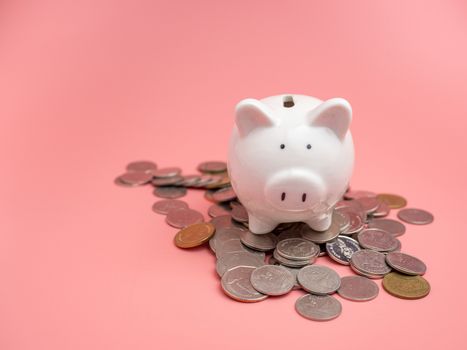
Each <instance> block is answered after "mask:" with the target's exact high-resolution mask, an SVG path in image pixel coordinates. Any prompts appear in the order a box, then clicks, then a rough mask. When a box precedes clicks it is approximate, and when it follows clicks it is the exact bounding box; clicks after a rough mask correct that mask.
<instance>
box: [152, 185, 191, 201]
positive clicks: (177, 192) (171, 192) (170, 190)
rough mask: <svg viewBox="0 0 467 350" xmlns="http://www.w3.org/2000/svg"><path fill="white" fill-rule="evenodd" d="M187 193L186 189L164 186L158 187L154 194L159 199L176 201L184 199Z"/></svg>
mask: <svg viewBox="0 0 467 350" xmlns="http://www.w3.org/2000/svg"><path fill="white" fill-rule="evenodd" d="M186 192H187V191H186V188H185V187H175V186H164V187H156V188H155V189H154V192H153V193H154V195H155V196H157V197H159V198H167V199H175V198H180V197H184V196H185V195H186Z"/></svg>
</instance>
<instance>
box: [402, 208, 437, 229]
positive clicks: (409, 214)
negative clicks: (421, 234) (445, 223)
mask: <svg viewBox="0 0 467 350" xmlns="http://www.w3.org/2000/svg"><path fill="white" fill-rule="evenodd" d="M397 217H398V218H399V219H401V220H402V221H404V222H407V223H409V224H414V225H427V224H431V223H432V222H433V220H434V217H433V214H431V213H429V212H427V211H426V210H422V209H415V208H405V209H402V210H399V212H398V213H397Z"/></svg>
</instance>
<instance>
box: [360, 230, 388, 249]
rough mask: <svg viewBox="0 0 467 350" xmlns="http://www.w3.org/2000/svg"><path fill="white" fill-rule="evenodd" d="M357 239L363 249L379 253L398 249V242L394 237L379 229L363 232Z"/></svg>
mask: <svg viewBox="0 0 467 350" xmlns="http://www.w3.org/2000/svg"><path fill="white" fill-rule="evenodd" d="M357 239H358V243H359V244H360V245H361V246H362V247H363V248H366V249H371V250H376V251H378V252H389V251H392V250H394V249H396V248H397V240H396V239H395V238H394V236H392V235H391V234H390V233H388V232H386V231H383V230H380V229H377V228H368V229H365V230H363V231H362V232H360V233H359V234H358V236H357Z"/></svg>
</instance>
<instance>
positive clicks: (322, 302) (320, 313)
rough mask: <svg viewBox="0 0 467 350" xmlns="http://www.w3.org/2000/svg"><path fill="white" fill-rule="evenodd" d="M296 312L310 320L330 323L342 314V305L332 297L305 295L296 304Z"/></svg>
mask: <svg viewBox="0 0 467 350" xmlns="http://www.w3.org/2000/svg"><path fill="white" fill-rule="evenodd" d="M295 310H296V311H297V312H298V313H299V314H300V315H301V316H303V317H305V318H308V319H310V320H314V321H329V320H332V319H334V318H336V317H338V316H339V315H340V314H341V312H342V305H341V303H340V302H339V300H337V299H336V298H334V297H333V296H331V295H313V294H305V295H303V296H301V297H300V298H298V299H297V301H296V302H295Z"/></svg>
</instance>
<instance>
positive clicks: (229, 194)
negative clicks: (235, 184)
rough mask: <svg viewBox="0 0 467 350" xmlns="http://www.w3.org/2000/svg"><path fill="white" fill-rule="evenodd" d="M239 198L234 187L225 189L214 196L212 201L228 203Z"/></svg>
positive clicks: (216, 192)
mask: <svg viewBox="0 0 467 350" xmlns="http://www.w3.org/2000/svg"><path fill="white" fill-rule="evenodd" d="M235 198H237V195H236V194H235V192H234V190H233V188H232V187H224V188H221V189H220V190H217V191H215V192H214V193H213V194H212V199H213V200H215V201H216V202H226V201H231V200H234V199H235Z"/></svg>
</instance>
